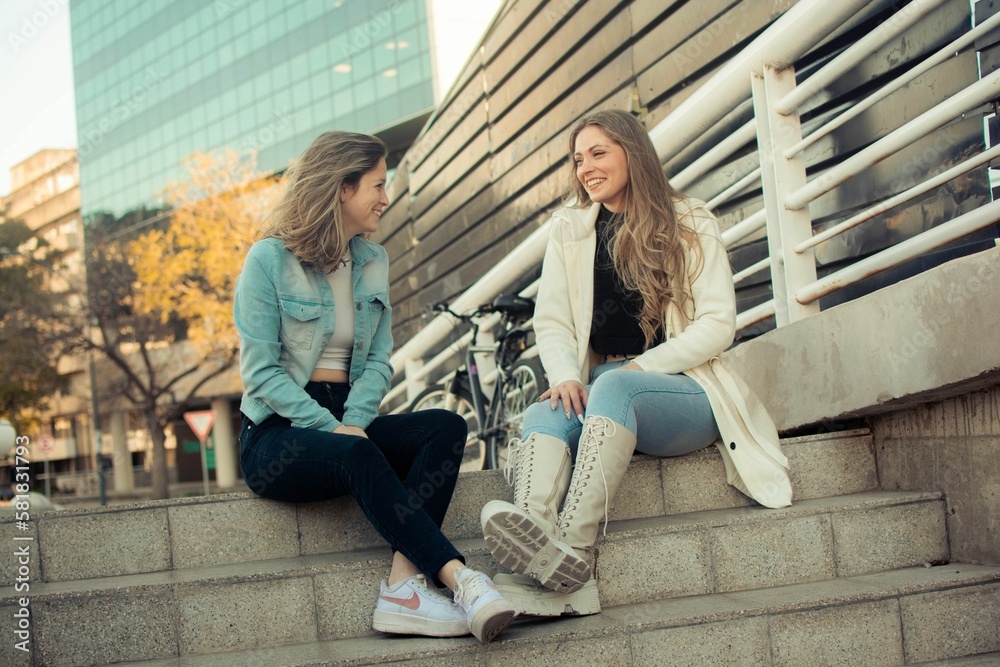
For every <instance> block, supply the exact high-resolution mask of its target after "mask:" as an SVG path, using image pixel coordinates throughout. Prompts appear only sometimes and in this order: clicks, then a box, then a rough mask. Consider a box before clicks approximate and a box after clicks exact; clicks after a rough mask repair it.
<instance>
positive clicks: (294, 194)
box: [260, 132, 389, 273]
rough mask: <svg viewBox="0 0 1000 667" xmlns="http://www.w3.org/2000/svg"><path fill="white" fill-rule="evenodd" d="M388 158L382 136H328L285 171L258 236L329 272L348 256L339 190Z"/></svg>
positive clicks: (317, 140) (315, 141)
mask: <svg viewBox="0 0 1000 667" xmlns="http://www.w3.org/2000/svg"><path fill="white" fill-rule="evenodd" d="M388 154H389V149H388V147H386V145H385V143H384V142H383V141H382V140H381V139H379V138H378V137H373V136H370V135H367V134H357V133H355V132H324V133H323V134H321V135H320V136H318V137H317V138H316V139H314V140H313V142H312V143H311V144H310V145H309V148H307V149H306V150H305V151H304V152H303V153H302V154H301V155H300V156H299V157H298V158H297V159H295V160H294V161H293V162H292V164H291V166H289V167H288V169H287V170H286V171H285V174H284V176H283V177H282V179H281V182H282V188H281V193H280V194H279V195H278V199H277V202H276V203H275V205H274V208H273V209H272V210H271V213H270V215H269V216H268V219H267V221H266V222H265V224H264V227H263V229H262V230H261V233H260V238H276V239H280V240H281V242H282V243H284V244H285V247H286V248H288V250H289V251H290V252H291V253H292V254H293V255H295V256H296V257H297V258H298V260H299V261H300V262H303V263H306V264H311V265H313V266H315V267H316V268H317V269H319V270H320V271H322V272H323V273H330V272H332V271H333V270H335V269H336V268H337V267H338V266H339V265H340V262H341V260H342V259H343V258H344V255H346V254H347V250H348V246H347V244H348V241H350V238H349V237H347V236H346V235H345V234H344V225H343V213H342V211H341V205H340V192H341V190H342V189H343V188H345V187H346V188H356V187H358V184H359V183H360V182H361V177H362V176H364V175H365V174H366V173H368V172H369V171H371V170H372V169H374V168H375V167H376V166H377V165H378V163H379V161H380V160H381V159H383V158H384V157H386V156H387V155H388Z"/></svg>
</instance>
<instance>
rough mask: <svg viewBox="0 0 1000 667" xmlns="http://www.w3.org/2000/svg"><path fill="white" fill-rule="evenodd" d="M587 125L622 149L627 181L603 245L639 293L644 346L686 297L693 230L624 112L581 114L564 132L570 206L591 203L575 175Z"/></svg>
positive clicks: (638, 128)
mask: <svg viewBox="0 0 1000 667" xmlns="http://www.w3.org/2000/svg"><path fill="white" fill-rule="evenodd" d="M588 126H595V127H598V128H600V129H601V131H603V132H604V134H606V135H607V137H608V139H610V140H611V141H613V142H614V143H616V144H618V145H619V146H621V147H622V148H623V149H624V150H625V158H626V164H627V170H628V173H627V175H628V182H627V183H626V185H625V192H624V198H623V200H622V201H623V203H624V206H623V208H622V210H621V211H619V212H618V213H616V214H615V222H614V223H613V224H617V229H616V230H615V232H614V235H613V236H612V238H611V239H610V243H609V249H610V251H611V259H612V261H613V262H614V265H615V270H616V272H617V273H618V275H619V277H620V278H621V280H622V283H623V284H624V286H625V287H627V288H628V289H631V290H635V291H637V292H638V293H639V294H640V295H641V296H642V313H641V314H640V317H639V326H640V328H641V329H642V333H643V335H644V336H645V338H646V347H647V348H648V347H649V346H651V345H652V344H653V342H654V341H655V340H656V338H657V336H658V334H659V333H660V332H661V330H662V329H663V324H664V315H665V313H666V312H667V308H668V307H669V306H670V304H671V303H673V304H676V305H677V307H678V308H680V309H681V312H684V306H685V304H686V302H687V301H688V300H689V299H691V293H690V291H689V290H688V287H687V281H686V280H685V277H686V276H687V275H688V270H689V269H690V268H691V267H689V266H688V249H690V250H691V252H692V255H693V257H694V258H695V262H696V266H695V272H698V271H700V270H701V266H702V263H703V261H704V257H703V255H702V254H701V244H700V242H699V240H698V233H697V232H696V231H695V230H694V229H692V228H691V227H689V226H687V225H683V224H681V223H680V222H678V219H677V213H676V211H675V209H674V201H675V200H678V199H680V198H681V195H680V193H678V192H677V191H676V190H674V189H673V188H672V187H671V186H670V182H669V181H668V180H667V176H666V174H665V173H664V172H663V167H662V166H661V165H660V160H659V158H658V157H657V155H656V149H655V148H653V142H652V141H650V139H649V134H647V133H646V129H645V128H644V127H643V126H642V123H640V122H639V121H638V120H637V119H636V118H635V117H633V116H632V115H631V114H629V113H628V112H625V111H619V110H605V111H598V112H595V113H594V114H592V115H590V116H587V117H586V118H584V119H582V120H581V121H580V122H579V123H578V124H577V126H576V127H575V128H574V129H573V132H572V133H571V134H570V137H569V155H570V166H571V168H572V170H573V171H572V174H573V194H575V195H576V206H577V207H579V208H587V207H589V206H591V205H592V204H593V202H592V201H591V199H590V195H589V194H588V193H587V189H586V188H585V187H584V186H583V183H581V182H580V180H579V179H578V178H577V176H576V162H575V160H574V159H573V155H574V154H575V153H576V137H577V135H578V134H580V132H581V131H582V130H583V129H584V128H585V127H588Z"/></svg>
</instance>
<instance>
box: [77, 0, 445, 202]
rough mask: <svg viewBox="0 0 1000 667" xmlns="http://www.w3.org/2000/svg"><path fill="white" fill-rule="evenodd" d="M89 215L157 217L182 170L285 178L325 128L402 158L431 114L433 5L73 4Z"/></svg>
mask: <svg viewBox="0 0 1000 667" xmlns="http://www.w3.org/2000/svg"><path fill="white" fill-rule="evenodd" d="M70 7H71V28H72V39H73V68H74V76H75V87H76V109H77V129H78V141H79V156H80V186H81V193H82V199H83V201H82V213H83V216H84V219H85V220H86V219H87V218H88V216H90V215H92V214H95V213H98V212H101V213H110V214H112V215H115V216H121V215H123V214H124V213H126V212H127V211H130V210H133V209H136V208H138V207H141V206H156V205H158V204H159V202H158V200H157V197H158V194H159V193H160V192H161V191H162V190H163V188H164V187H165V186H166V185H167V184H168V183H169V182H171V181H176V180H178V179H180V178H181V177H182V173H183V167H182V164H181V161H182V159H183V158H184V157H185V156H187V155H190V154H191V153H194V152H199V151H209V150H213V149H217V148H222V147H231V148H234V149H236V150H239V151H249V150H257V151H259V157H258V162H257V167H258V169H259V170H260V171H276V170H280V169H283V168H284V167H285V166H287V164H288V162H289V160H290V159H291V158H292V157H294V156H295V155H297V154H298V153H300V152H301V151H302V150H303V149H304V148H305V147H306V146H308V145H309V142H310V141H312V140H313V139H314V138H315V137H316V136H317V135H319V134H320V133H322V132H324V131H326V130H330V129H344V130H355V131H362V132H374V133H378V134H379V135H380V136H382V137H383V138H384V139H386V140H387V143H389V144H390V146H393V145H394V144H395V145H396V146H398V147H399V148H405V145H406V144H408V143H409V141H410V140H412V138H413V137H415V136H416V134H417V132H418V131H419V129H420V127H421V126H422V125H423V121H424V120H425V119H426V117H427V116H428V115H429V113H430V112H431V110H432V108H433V105H434V83H433V77H434V73H433V71H432V69H433V68H432V57H431V45H430V38H429V34H430V30H429V28H428V18H427V11H426V6H425V0H338V1H334V0H303V1H294V2H293V1H280V0H214V1H211V0H210V1H205V0H143V1H142V2H133V1H132V0H73V1H72V2H71V6H70Z"/></svg>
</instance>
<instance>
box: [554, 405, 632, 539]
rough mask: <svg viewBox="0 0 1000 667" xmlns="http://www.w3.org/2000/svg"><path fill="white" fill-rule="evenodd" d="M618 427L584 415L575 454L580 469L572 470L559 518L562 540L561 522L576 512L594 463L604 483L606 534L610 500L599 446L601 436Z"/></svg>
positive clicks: (603, 418) (569, 518) (605, 534)
mask: <svg viewBox="0 0 1000 667" xmlns="http://www.w3.org/2000/svg"><path fill="white" fill-rule="evenodd" d="M617 428H618V427H617V426H615V423H614V422H613V421H611V420H610V419H608V418H607V417H601V416H597V415H595V416H592V417H587V422H586V423H585V424H584V427H583V433H581V434H580V451H579V453H578V454H577V456H576V467H577V468H578V469H579V473H576V472H575V471H574V474H573V482H572V484H571V485H570V488H569V491H568V492H567V493H566V507H565V508H564V509H563V511H562V514H561V515H560V518H559V532H560V536H561V537H562V538H563V539H565V537H566V530H565V526H564V525H563V524H564V523H568V522H570V521H572V520H573V513H574V512H575V511H576V509H577V505H578V504H579V502H580V500H581V499H582V498H583V488H584V487H586V486H587V482H586V480H588V479H590V475H589V474H587V473H589V472H590V471H591V470H593V469H594V463H595V462H596V463H597V466H598V468H600V470H601V483H602V484H603V485H604V533H603V534H604V536H605V537H607V534H608V510H609V509H610V507H609V506H610V499H609V498H608V480H607V477H606V476H605V475H604V462H603V461H601V445H603V444H604V438H606V437H611V436H613V435H614V434H615V432H616V431H617Z"/></svg>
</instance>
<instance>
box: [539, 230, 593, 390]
mask: <svg viewBox="0 0 1000 667" xmlns="http://www.w3.org/2000/svg"><path fill="white" fill-rule="evenodd" d="M549 225H550V228H551V229H550V231H549V243H548V246H547V247H546V249H545V259H544V260H543V261H542V277H541V279H540V280H539V283H538V298H537V300H536V303H535V319H534V328H535V342H536V344H537V345H538V356H539V358H540V359H541V361H542V366H543V367H544V368H545V374H546V375H547V376H548V378H549V386H552V387H554V386H556V385H557V384H560V383H562V382H566V381H569V380H576V381H578V382H582V381H583V380H582V378H581V377H580V366H579V362H578V354H577V352H578V350H577V340H576V326H575V325H574V324H573V311H572V308H571V307H570V299H571V298H572V296H571V295H570V293H569V284H570V280H569V276H567V275H566V256H565V253H564V250H563V244H562V233H561V232H562V230H561V228H560V220H559V219H558V218H556V217H553V218H552V220H551V221H550V222H549ZM574 279H577V278H574Z"/></svg>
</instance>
